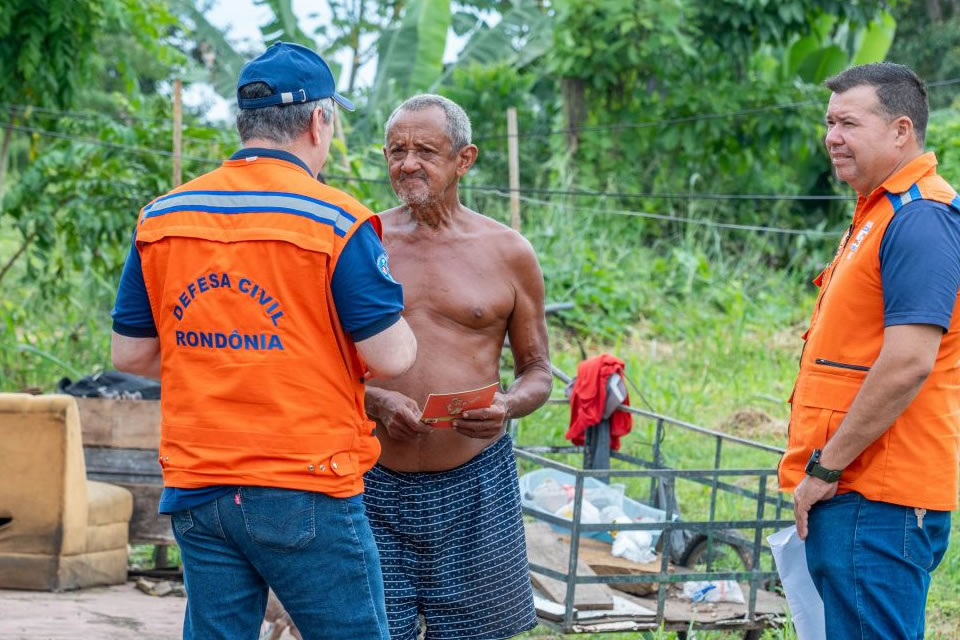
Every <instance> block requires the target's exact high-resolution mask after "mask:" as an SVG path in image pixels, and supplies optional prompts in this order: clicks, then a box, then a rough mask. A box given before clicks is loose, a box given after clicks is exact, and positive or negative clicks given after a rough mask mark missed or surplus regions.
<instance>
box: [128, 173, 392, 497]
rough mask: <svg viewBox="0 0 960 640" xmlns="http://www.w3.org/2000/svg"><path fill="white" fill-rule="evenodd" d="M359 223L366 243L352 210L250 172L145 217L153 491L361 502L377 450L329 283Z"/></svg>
mask: <svg viewBox="0 0 960 640" xmlns="http://www.w3.org/2000/svg"><path fill="white" fill-rule="evenodd" d="M368 219H369V220H371V221H372V222H373V224H374V226H375V228H376V230H377V233H380V226H379V224H380V223H379V218H377V217H376V216H374V215H373V213H371V212H370V211H369V210H368V209H367V208H365V207H364V206H363V205H361V204H360V203H359V202H357V201H356V200H354V199H353V198H351V197H349V196H348V195H346V194H344V193H341V192H340V191H337V190H336V189H333V188H331V187H328V186H326V185H323V184H321V183H319V182H318V181H317V180H315V179H314V178H313V177H312V176H310V175H309V174H308V173H307V172H306V171H305V170H303V169H302V168H299V167H297V166H296V165H294V164H292V163H290V162H286V161H283V160H279V159H274V158H267V157H262V156H261V157H250V158H245V159H239V160H228V161H226V162H224V163H223V165H222V166H221V167H219V168H218V169H216V170H214V171H212V172H210V173H208V174H206V175H203V176H200V177H199V178H197V179H195V180H192V181H190V182H188V183H187V184H185V185H183V186H181V187H179V188H177V189H174V190H173V191H171V192H170V193H169V194H167V195H165V196H163V197H161V198H158V199H156V200H154V201H153V202H152V203H150V204H149V205H147V206H146V207H144V208H143V210H142V211H141V213H140V218H139V223H138V227H137V236H136V244H137V249H138V250H139V252H140V257H141V263H142V267H143V278H144V282H145V284H146V289H147V295H148V297H149V299H150V305H151V308H152V311H153V317H154V321H155V322H156V326H157V331H158V335H159V340H160V352H161V366H162V380H163V393H162V398H161V409H162V414H163V416H162V427H161V439H160V464H161V465H162V467H163V478H164V484H165V486H168V487H180V488H199V487H205V486H211V485H224V484H226V485H253V486H267V487H283V488H289V489H302V490H308V491H318V492H322V493H326V494H329V495H331V496H334V497H348V496H352V495H356V494H358V493H361V492H362V491H363V473H364V472H365V471H367V470H368V469H370V468H371V467H372V466H373V465H374V463H375V462H376V460H377V458H378V457H379V455H380V445H379V442H378V441H377V439H376V437H375V436H374V435H373V429H374V423H373V422H370V421H369V420H368V419H367V416H366V412H365V411H364V404H363V397H364V385H363V379H362V377H363V373H364V372H365V370H366V368H365V366H364V364H363V362H362V361H361V360H360V358H359V356H358V354H357V352H356V349H355V347H354V345H353V343H352V342H351V341H350V340H349V339H348V338H347V337H346V336H345V334H344V332H343V330H342V328H341V326H340V322H339V320H338V318H337V313H336V309H335V307H334V304H333V297H332V293H331V290H330V283H331V276H332V274H333V270H334V267H335V265H336V263H337V259H338V257H339V256H340V253H341V252H342V251H343V248H344V246H345V245H346V242H347V240H348V239H349V238H350V237H351V235H352V234H353V233H354V232H355V231H356V230H357V229H358V228H359V227H360V225H361V224H362V223H363V222H364V221H365V220H368Z"/></svg>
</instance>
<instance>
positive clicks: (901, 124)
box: [893, 116, 917, 147]
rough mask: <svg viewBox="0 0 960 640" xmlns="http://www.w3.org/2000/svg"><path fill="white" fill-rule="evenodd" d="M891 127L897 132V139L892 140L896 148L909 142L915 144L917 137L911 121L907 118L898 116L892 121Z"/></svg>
mask: <svg viewBox="0 0 960 640" xmlns="http://www.w3.org/2000/svg"><path fill="white" fill-rule="evenodd" d="M893 126H894V127H895V128H896V132H897V137H896V138H895V139H894V144H895V145H896V146H897V147H902V146H904V145H906V144H907V143H908V142H910V141H911V140H912V141H914V142H916V140H917V137H916V133H915V132H914V130H913V120H911V119H910V118H909V117H907V116H900V117H899V118H897V119H896V120H894V121H893Z"/></svg>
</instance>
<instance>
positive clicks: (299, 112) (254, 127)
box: [237, 82, 334, 144]
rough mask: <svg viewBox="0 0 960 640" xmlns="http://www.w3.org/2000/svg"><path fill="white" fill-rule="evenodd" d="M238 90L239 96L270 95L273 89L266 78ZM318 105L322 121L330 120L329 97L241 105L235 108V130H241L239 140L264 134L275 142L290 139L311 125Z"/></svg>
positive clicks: (331, 114) (251, 138)
mask: <svg viewBox="0 0 960 640" xmlns="http://www.w3.org/2000/svg"><path fill="white" fill-rule="evenodd" d="M239 93H240V97H241V98H263V97H265V96H271V95H273V89H271V88H270V85H268V84H267V83H266V82H251V83H250V84H248V85H244V86H243V87H241V88H240V91H239ZM317 107H320V110H321V113H322V116H323V121H324V122H327V123H329V122H330V121H331V120H333V109H334V106H333V99H332V98H321V99H320V100H311V101H310V102H300V103H297V104H287V105H274V106H271V107H261V108H260V109H240V110H239V111H237V131H238V132H239V133H240V140H242V141H243V142H246V141H247V140H253V139H255V138H264V139H266V140H272V141H273V142H276V143H277V144H288V143H290V142H293V140H294V139H296V138H297V137H298V136H299V135H300V134H301V133H303V132H304V131H306V129H307V127H308V126H310V116H311V115H312V114H313V110H314V109H316V108H317Z"/></svg>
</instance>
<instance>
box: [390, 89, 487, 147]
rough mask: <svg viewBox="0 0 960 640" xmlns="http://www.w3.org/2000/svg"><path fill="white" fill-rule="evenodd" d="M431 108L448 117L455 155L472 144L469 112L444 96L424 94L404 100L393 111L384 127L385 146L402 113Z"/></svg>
mask: <svg viewBox="0 0 960 640" xmlns="http://www.w3.org/2000/svg"><path fill="white" fill-rule="evenodd" d="M430 107H437V108H439V109H441V110H442V111H443V113H444V115H445V116H446V117H447V137H448V138H449V139H450V144H452V145H453V151H454V152H455V153H456V152H457V151H460V149H463V148H464V147H465V146H467V145H468V144H470V138H471V136H472V135H473V132H472V131H471V128H470V118H469V117H468V116H467V112H466V111H464V110H463V107H461V106H460V105H458V104H457V103H456V102H454V101H453V100H450V99H449V98H444V97H443V96H438V95H436V94H433V93H422V94H420V95H417V96H413V97H412V98H407V99H406V100H404V101H403V103H402V104H401V105H400V106H399V107H397V108H396V109H394V110H393V113H391V114H390V117H389V118H387V124H386V125H385V126H384V127H383V142H384V146H386V144H387V136H389V135H390V128H391V127H392V126H393V122H394V120H396V119H397V116H398V115H399V114H400V112H401V111H423V110H425V109H429V108H430Z"/></svg>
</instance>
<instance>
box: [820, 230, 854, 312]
mask: <svg viewBox="0 0 960 640" xmlns="http://www.w3.org/2000/svg"><path fill="white" fill-rule="evenodd" d="M851 235H853V223H852V222H851V223H850V226H849V227H847V232H846V234H845V235H844V238H843V244H842V245H841V246H840V249H839V250H838V251H837V255H836V256H835V257H834V258H833V260H831V261H830V264H828V265H827V269H830V274H829V275H830V280H829V281H828V282H827V284H826V286H825V287H824V288H823V291H821V292H820V297H819V298H818V299H817V319H819V318H820V307H821V305H823V299H824V298H826V297H827V289H829V288H830V283H831V282H833V272H834V270H835V269H836V266H837V265H836V264H834V263H835V262H836V261H837V259H838V258H840V256H842V255H843V251H844V249H846V248H847V244H848V243H849V242H850V236H851ZM831 267H832V268H831ZM824 271H826V269H825V270H824Z"/></svg>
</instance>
